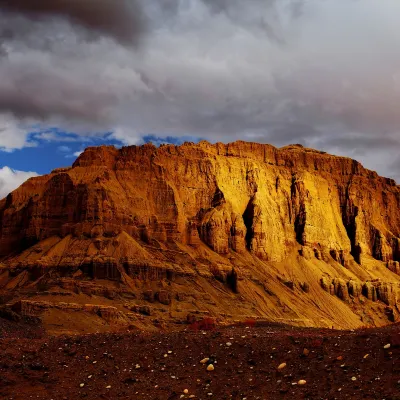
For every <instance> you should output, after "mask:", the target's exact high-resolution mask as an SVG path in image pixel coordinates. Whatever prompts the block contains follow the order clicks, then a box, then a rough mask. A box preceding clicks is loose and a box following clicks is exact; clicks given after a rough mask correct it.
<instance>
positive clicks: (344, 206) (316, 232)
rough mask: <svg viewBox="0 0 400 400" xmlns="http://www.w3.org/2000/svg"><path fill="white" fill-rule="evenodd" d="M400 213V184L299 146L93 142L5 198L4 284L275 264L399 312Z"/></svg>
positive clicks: (1, 235)
mask: <svg viewBox="0 0 400 400" xmlns="http://www.w3.org/2000/svg"><path fill="white" fill-rule="evenodd" d="M399 209H400V188H399V186H396V184H395V182H394V181H392V180H390V179H386V178H382V177H380V176H378V175H377V174H376V173H375V172H372V171H369V170H367V169H365V168H363V167H362V166H361V165H360V164H359V163H358V162H356V161H354V160H351V159H349V158H343V157H336V156H332V155H329V154H325V153H323V152H320V151H316V150H312V149H307V148H303V147H302V146H300V145H291V146H287V147H284V148H281V149H277V148H275V147H273V146H270V145H264V144H257V143H247V142H235V143H230V144H222V143H217V144H210V143H208V142H200V143H198V144H194V143H185V144H183V145H181V146H173V145H164V146H161V147H159V148H156V147H155V146H153V145H151V144H146V145H143V146H130V147H124V148H122V149H116V148H114V147H108V146H102V147H91V148H88V149H86V151H85V152H83V154H81V156H80V157H79V158H78V159H77V160H76V161H75V163H74V164H73V166H72V167H71V168H63V169H58V170H55V171H53V172H52V173H51V174H49V175H46V176H41V177H37V178H31V179H29V180H28V181H27V182H25V183H24V184H23V185H22V186H21V187H20V188H19V189H17V190H16V191H14V192H12V193H11V194H9V195H8V196H7V197H6V198H5V199H3V200H1V201H0V260H3V265H2V267H1V268H2V269H0V283H1V276H3V281H4V282H6V283H4V285H6V284H9V282H10V279H11V278H13V277H14V278H15V277H16V276H17V275H18V274H17V272H18V273H21V272H22V271H24V270H26V269H28V270H29V277H28V278H27V277H26V276H25V278H24V279H22V281H21V282H22V283H21V282H20V283H18V285H20V286H23V285H25V284H26V282H24V280H25V281H26V279H28V281H32V280H33V279H38V278H39V277H40V276H42V275H43V274H45V273H46V271H48V270H52V269H54V270H56V271H58V272H57V274H58V275H59V277H63V276H70V277H71V274H74V273H76V272H77V270H78V269H79V271H81V272H82V273H83V275H85V276H88V277H89V278H90V279H96V278H97V279H108V280H115V281H121V280H122V281H124V280H125V281H124V282H125V284H127V283H126V282H127V281H126V279H133V280H135V279H138V280H146V279H150V280H162V279H172V278H173V277H174V276H186V277H189V276H190V277H196V276H206V275H207V276H208V275H210V276H212V277H215V278H218V279H219V280H220V281H222V282H225V283H226V280H227V279H228V280H229V276H231V275H230V274H232V271H233V270H234V271H235V274H236V273H239V277H240V279H242V280H243V281H246V279H250V278H249V276H251V275H252V273H253V272H252V271H253V270H254V271H256V272H255V274H261V275H263V274H264V275H265V274H267V273H270V272H268V271H270V270H269V268H275V270H276V271H278V274H279V271H282V274H284V275H285V276H286V278H287V279H286V281H287V282H288V281H293V279H289V278H290V276H289V275H290V274H293V275H299V279H300V274H304V279H303V281H302V283H301V285H304V284H307V285H311V286H310V287H309V289H308V290H309V291H311V292H312V290H313V289H312V288H313V285H314V287H315V290H318V291H321V293H324V296H325V295H326V294H327V293H328V294H329V296H332V297H334V298H335V300H332V301H342V302H344V303H346V304H347V303H349V302H351V301H352V299H356V298H359V297H360V296H361V297H362V296H364V297H365V299H366V300H368V301H371V302H375V301H376V300H378V301H382V302H383V303H385V304H388V305H389V304H390V305H392V304H395V303H396V301H397V286H396V285H397V281H398V278H397V277H398V274H399V272H400V270H399V267H398V265H399V261H400V211H399ZM157 249H158V250H157ZM167 251H169V252H170V254H173V256H167V255H166V253H167ZM173 252H175V253H173ZM200 253H202V254H200ZM178 255H179V257H178ZM207 258H208V259H207ZM304 263H306V264H304ZM307 263H308V264H307ZM311 264H312V265H314V267H311V266H310V265H311ZM372 264H373V265H377V266H378V267H376V268H375V267H373V266H372ZM307 265H308V267H307ZM290 268H293V271H292V272H290ZM307 268H308V270H307ZM374 268H375V272H373V271H374ZM11 270H12V273H11V275H12V276H11V277H10V271H11ZM275 270H274V271H275ZM1 271H3V272H1ZM307 271H309V273H308V272H307ZM379 271H382V272H379ZM6 272H7V279H6V278H5V276H6ZM272 275H274V276H273V277H270V279H273V280H276V274H275V272H274V273H273V274H272ZM264 278H265V276H264ZM76 279H78V277H76ZM257 279H258V280H260V279H261V278H257ZM265 279H266V278H265ZM374 279H381V280H382V281H383V282H381V284H379V285H378V284H376V283H374V282H373V280H374ZM262 280H263V279H261V281H262ZM7 282H8V283H7ZM274 282H275V281H274ZM277 282H278V281H277ZM293 282H294V281H293ZM384 282H391V283H393V285H391V284H390V285H389V283H384ZM14 284H15V282H14ZM18 285H17V286H18ZM291 286H292V289H293V294H291V296H292V295H296V290H295V288H296V287H297V288H299V287H300V286H299V285H297V286H296V284H295V283H294V284H293V285H291ZM287 287H288V285H286V289H285V290H287ZM302 293H303V294H302V296H303V297H304V296H305V297H306V296H307V295H306V294H304V293H305V292H304V291H303V292H302ZM307 293H308V292H307ZM263 295H264V294H263ZM298 296H300V294H298ZM291 301H294V302H295V300H291ZM330 301H331V300H330ZM272 306H273V305H271V307H272ZM266 307H267V306H266ZM310 307H311V306H310ZM346 307H347V306H346ZM278 314H279V313H278ZM300 314H301V313H300ZM307 317H309V316H307ZM350 325H351V324H350ZM352 325H356V324H355V323H353V324H352Z"/></svg>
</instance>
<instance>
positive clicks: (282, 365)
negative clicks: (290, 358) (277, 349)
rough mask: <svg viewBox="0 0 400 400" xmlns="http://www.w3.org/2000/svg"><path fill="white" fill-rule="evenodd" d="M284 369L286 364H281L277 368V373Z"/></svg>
mask: <svg viewBox="0 0 400 400" xmlns="http://www.w3.org/2000/svg"><path fill="white" fill-rule="evenodd" d="M284 368H286V363H282V364H280V365H279V367H278V371H281V370H282V369H284Z"/></svg>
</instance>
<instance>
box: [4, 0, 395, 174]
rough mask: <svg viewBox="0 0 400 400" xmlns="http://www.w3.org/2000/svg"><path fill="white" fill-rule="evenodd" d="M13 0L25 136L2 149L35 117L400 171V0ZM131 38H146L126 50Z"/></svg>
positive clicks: (17, 115) (14, 77) (8, 120)
mask: <svg viewBox="0 0 400 400" xmlns="http://www.w3.org/2000/svg"><path fill="white" fill-rule="evenodd" d="M5 4H6V2H5V1H4V0H0V6H3V15H0V36H1V45H0V52H1V53H2V54H4V55H6V57H4V56H3V58H2V59H1V60H0V129H1V124H3V125H5V126H6V132H15V134H14V135H9V134H7V135H5V134H2V133H1V131H0V147H5V148H8V149H13V148H20V147H21V146H24V144H25V143H26V140H25V138H26V130H24V129H22V128H21V121H22V122H24V119H25V118H35V119H38V120H40V122H41V123H43V124H46V123H48V124H49V121H51V123H52V125H51V126H59V127H62V128H65V129H67V130H69V131H72V128H71V124H75V125H74V126H79V124H80V123H82V121H84V122H85V124H89V125H90V124H91V123H92V124H93V126H94V128H93V132H96V131H97V129H98V127H99V126H102V127H103V130H105V131H113V132H114V136H115V137H116V138H118V139H120V140H121V141H123V142H124V143H127V144H136V143H140V141H141V138H142V137H143V136H145V135H146V134H154V135H155V136H156V137H159V138H160V140H162V138H163V137H167V136H174V137H175V136H181V137H182V136H188V135H191V136H197V137H202V138H205V139H208V140H211V141H223V142H228V141H232V140H236V139H242V140H252V141H258V142H264V143H265V142H269V143H272V144H275V145H277V146H281V145H285V144H288V143H302V144H304V145H306V146H309V147H317V148H320V149H321V150H325V151H328V152H329V151H331V152H334V153H337V154H341V155H348V156H350V157H353V158H360V160H361V161H363V162H364V163H365V164H366V166H367V167H370V168H372V169H377V170H378V171H379V172H380V173H382V174H387V175H392V176H395V175H396V174H398V173H397V172H396V171H394V167H393V166H389V164H390V163H391V161H390V160H393V159H395V157H396V156H397V152H398V146H399V141H400V112H399V104H400V73H399V71H400V53H399V52H398V51H396V49H398V48H399V45H400V40H399V38H400V25H399V24H398V15H400V2H399V1H398V0H385V1H384V2H377V1H376V0H324V1H321V0H303V1H302V0H248V1H243V0H157V1H151V0H137V1H133V2H132V1H126V2H124V1H117V0H114V1H111V0H110V1H99V0H97V1H95V0H91V1H84V0H81V1H80V2H78V1H75V2H73V1H69V2H67V1H66V0H65V1H64V2H61V0H58V1H56V0H53V1H52V2H50V1H46V2H43V1H41V0H39V1H35V2H34V1H33V0H32V1H30V2H28V1H22V0H16V1H11V0H10V1H9V2H8V3H7V4H8V5H7V7H8V8H7V11H5ZM33 4H34V5H39V6H40V7H41V9H34V6H33ZM66 4H68V7H67V5H66ZM71 4H72V6H71ZM88 4H91V5H92V9H93V7H94V6H93V5H94V4H96V7H97V8H96V10H98V11H97V13H95V16H94V17H92V16H88V14H87V12H86V11H87V10H88V9H89V8H85V7H88ZM128 5H129V7H128ZM0 8H1V7H0ZM138 8H139V9H140V11H139V12H136V11H137V10H138ZM85 10H86V11H85ZM5 12H7V13H8V18H4V13H5ZM142 15H143V16H144V17H141V16H142ZM139 16H140V21H143V20H145V21H146V26H145V30H144V32H145V35H142V32H143V30H142V25H140V24H139V25H138V24H136V23H135V21H137V18H138V17H139ZM71 22H72V23H71ZM137 29H139V30H137ZM83 31H86V35H88V32H92V34H93V33H94V34H95V35H96V37H95V39H94V40H86V37H84V36H83ZM132 36H133V37H134V38H135V37H136V38H138V37H139V38H142V39H143V41H142V42H141V43H142V46H127V45H126V43H127V40H128V39H129V38H130V37H132ZM110 37H112V38H115V39H117V40H116V41H114V40H109V39H110ZM121 42H122V43H121ZM131 43H132V42H131ZM2 112H3V113H7V116H6V117H4V118H3V120H2V116H1V113H2ZM11 139H12V140H11ZM17 139H18V140H17ZM396 168H397V167H396ZM399 171H400V167H399ZM396 176H397V175H396Z"/></svg>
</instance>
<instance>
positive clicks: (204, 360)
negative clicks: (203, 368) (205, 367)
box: [200, 358, 209, 364]
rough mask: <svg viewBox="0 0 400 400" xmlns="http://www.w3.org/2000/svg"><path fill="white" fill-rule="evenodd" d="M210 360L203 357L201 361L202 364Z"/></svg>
mask: <svg viewBox="0 0 400 400" xmlns="http://www.w3.org/2000/svg"><path fill="white" fill-rule="evenodd" d="M208 360H209V358H203V359H202V360H201V361H200V364H205V363H206V362H207V361H208Z"/></svg>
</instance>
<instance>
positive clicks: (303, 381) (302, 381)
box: [297, 379, 307, 386]
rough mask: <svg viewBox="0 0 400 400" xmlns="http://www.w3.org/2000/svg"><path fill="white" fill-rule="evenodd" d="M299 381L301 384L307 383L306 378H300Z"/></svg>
mask: <svg viewBox="0 0 400 400" xmlns="http://www.w3.org/2000/svg"><path fill="white" fill-rule="evenodd" d="M297 383H298V384H299V385H301V386H303V385H305V384H306V383H307V381H305V380H304V379H300V380H299V381H298V382H297Z"/></svg>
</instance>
